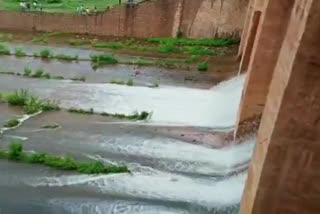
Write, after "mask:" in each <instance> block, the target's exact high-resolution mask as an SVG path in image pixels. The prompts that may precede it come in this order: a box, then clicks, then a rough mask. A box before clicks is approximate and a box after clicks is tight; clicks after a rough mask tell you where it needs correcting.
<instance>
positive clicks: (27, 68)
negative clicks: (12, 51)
mask: <svg viewBox="0 0 320 214" xmlns="http://www.w3.org/2000/svg"><path fill="white" fill-rule="evenodd" d="M31 73H32V70H31V68H29V67H24V71H23V76H26V77H29V76H30V75H31Z"/></svg>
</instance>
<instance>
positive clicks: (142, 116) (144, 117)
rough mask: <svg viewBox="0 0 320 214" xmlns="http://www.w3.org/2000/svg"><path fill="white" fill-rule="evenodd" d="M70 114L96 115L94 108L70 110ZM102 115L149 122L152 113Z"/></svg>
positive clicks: (104, 113)
mask: <svg viewBox="0 0 320 214" xmlns="http://www.w3.org/2000/svg"><path fill="white" fill-rule="evenodd" d="M68 112H70V113H77V114H96V113H95V112H94V110H93V109H92V108H91V109H89V110H85V109H76V108H71V109H68ZM100 115H102V116H109V117H115V118H118V119H129V120H147V119H148V118H149V117H151V113H149V112H147V111H142V112H140V113H139V112H136V113H134V114H131V115H126V114H110V113H106V112H103V113H101V114H100Z"/></svg>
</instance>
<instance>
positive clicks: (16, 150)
mask: <svg viewBox="0 0 320 214" xmlns="http://www.w3.org/2000/svg"><path fill="white" fill-rule="evenodd" d="M21 154H22V144H20V143H18V142H12V143H11V144H10V145H9V152H8V157H9V159H10V160H19V159H20V158H21Z"/></svg>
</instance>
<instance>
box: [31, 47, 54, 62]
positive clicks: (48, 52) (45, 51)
mask: <svg viewBox="0 0 320 214" xmlns="http://www.w3.org/2000/svg"><path fill="white" fill-rule="evenodd" d="M33 56H35V57H41V58H44V59H49V58H51V57H52V56H53V53H52V51H51V50H50V49H47V48H46V49H43V50H41V51H40V52H39V53H34V54H33Z"/></svg>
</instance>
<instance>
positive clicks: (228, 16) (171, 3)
mask: <svg viewBox="0 0 320 214" xmlns="http://www.w3.org/2000/svg"><path fill="white" fill-rule="evenodd" d="M181 2H182V3H183V6H182V7H181V4H180V3H181ZM210 2H211V3H210ZM247 2H248V0H149V1H145V2H143V3H139V4H136V5H127V4H123V5H122V6H116V7H114V8H112V9H110V10H109V11H108V12H104V13H99V14H96V15H77V14H63V13H40V12H7V11H0V29H6V30H25V31H44V32H51V31H61V32H70V33H80V34H92V35H99V36H125V37H138V38H147V37H166V36H168V37H169V36H172V35H173V33H174V32H178V30H179V31H182V32H183V35H184V36H185V37H198V38H199V37H215V36H240V32H241V29H242V25H243V22H244V18H245V12H246V11H245V10H246V7H247ZM179 5H180V7H179ZM181 8H183V9H182V11H181ZM217 8H220V9H219V10H218V9H217ZM177 13H178V14H177ZM176 19H179V20H176ZM177 23H178V26H177ZM177 29H178V30H177Z"/></svg>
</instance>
